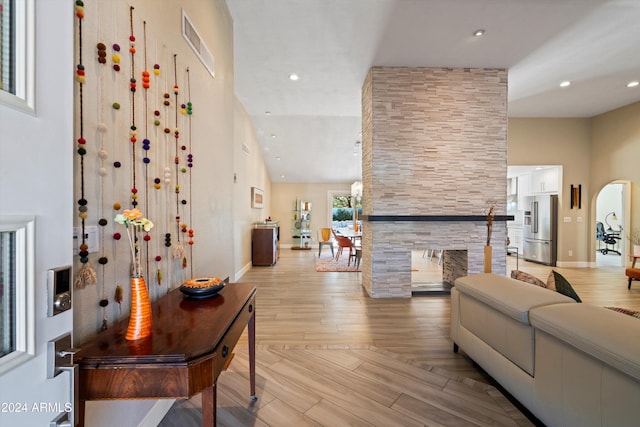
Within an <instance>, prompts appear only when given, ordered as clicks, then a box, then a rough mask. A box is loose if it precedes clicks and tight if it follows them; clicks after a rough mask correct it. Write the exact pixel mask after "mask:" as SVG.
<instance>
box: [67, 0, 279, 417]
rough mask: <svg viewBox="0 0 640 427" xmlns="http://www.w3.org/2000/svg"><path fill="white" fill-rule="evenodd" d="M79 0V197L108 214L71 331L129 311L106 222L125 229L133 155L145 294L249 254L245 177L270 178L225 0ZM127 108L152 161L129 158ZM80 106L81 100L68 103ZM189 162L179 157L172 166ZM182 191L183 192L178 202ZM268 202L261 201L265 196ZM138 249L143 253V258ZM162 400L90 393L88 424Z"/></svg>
mask: <svg viewBox="0 0 640 427" xmlns="http://www.w3.org/2000/svg"><path fill="white" fill-rule="evenodd" d="M130 6H133V7H134V11H133V25H134V34H135V36H136V43H135V47H136V55H135V67H134V68H135V70H134V76H135V77H136V78H137V80H138V87H137V91H136V92H135V94H134V95H132V94H131V92H130V91H129V88H128V80H129V78H130V77H131V58H130V54H129V53H128V47H129V42H128V38H129V34H130V31H131V30H130V26H129V22H130V17H129V11H130ZM182 10H184V11H185V13H186V14H187V16H188V17H189V19H190V21H191V23H192V24H193V26H194V28H195V29H196V31H197V32H198V33H199V36H200V38H201V40H202V41H203V42H204V43H205V44H206V46H207V47H208V49H209V50H210V52H211V53H212V54H213V56H214V60H215V78H212V77H211V75H210V74H209V73H208V71H207V70H206V69H205V67H204V66H203V65H202V64H201V62H200V60H199V59H198V58H197V57H196V56H195V54H194V53H193V51H192V50H191V48H190V47H189V45H188V44H187V43H186V41H185V40H184V39H183V37H182V29H181V14H182ZM85 11H86V12H85V20H84V23H83V30H84V37H83V52H84V55H85V60H84V62H85V67H86V73H87V83H86V85H85V88H86V91H85V94H84V95H85V96H84V103H85V111H84V113H83V123H84V127H85V129H86V132H87V133H88V134H89V136H90V138H89V140H90V142H91V144H87V145H88V154H87V155H86V156H85V157H86V158H85V171H84V172H85V173H84V179H85V188H86V193H87V197H86V198H87V199H88V200H89V218H88V219H87V221H86V224H87V225H88V226H93V225H97V223H98V220H99V219H100V218H105V219H107V221H108V225H107V226H105V227H99V230H100V234H101V244H100V247H99V250H98V251H97V252H95V253H91V254H90V263H91V265H92V267H93V268H94V269H95V270H96V272H97V276H98V283H97V284H96V285H90V286H87V287H86V288H84V289H81V290H76V291H75V293H74V304H75V306H76V312H75V314H74V335H75V337H76V339H77V341H78V342H79V343H82V341H84V340H86V339H88V338H89V337H91V336H92V335H94V334H96V333H97V332H98V331H99V329H100V326H101V325H102V322H103V319H105V318H106V319H107V323H108V325H111V324H113V322H114V321H115V320H116V319H117V318H118V317H120V316H126V315H127V313H128V311H129V306H130V297H129V294H130V292H129V287H128V282H129V264H130V255H129V250H128V247H127V245H126V242H124V240H122V241H120V242H115V241H114V240H113V238H112V236H113V233H114V232H119V233H121V234H123V235H124V234H125V231H124V228H123V227H122V226H121V225H117V224H114V223H113V217H114V215H115V213H117V212H116V211H115V210H114V209H113V208H112V206H113V203H114V202H118V203H120V204H121V206H122V208H123V209H130V208H131V207H132V206H131V203H130V193H131V186H132V179H131V175H132V172H133V170H134V167H133V166H132V165H133V164H137V166H136V167H135V170H136V177H137V182H136V187H137V188H138V189H139V191H138V202H139V205H138V208H140V209H141V210H142V211H143V213H144V215H145V217H148V218H149V219H150V220H152V221H153V222H154V224H155V226H154V229H153V230H152V232H151V233H150V236H151V240H150V241H149V243H148V244H143V245H142V248H143V249H142V251H143V268H144V269H145V277H146V279H147V283H148V285H149V290H150V295H151V297H152V299H155V298H157V297H159V296H161V295H163V294H164V293H166V292H167V290H169V289H175V288H176V287H178V286H179V285H180V284H182V283H183V282H184V281H185V280H186V279H188V278H191V277H201V276H217V277H221V278H225V277H229V278H230V279H231V280H234V279H235V278H236V276H237V272H238V271H242V268H243V266H244V265H246V264H247V263H248V262H250V241H247V239H246V234H247V233H248V231H249V229H250V224H251V223H252V222H254V221H256V220H258V219H259V218H260V217H261V216H262V213H261V212H260V211H257V210H253V209H251V206H250V200H249V194H250V188H251V186H256V187H259V188H262V189H264V190H265V196H267V201H268V200H269V196H268V191H269V190H270V181H269V177H268V174H267V173H266V168H265V165H264V162H263V159H262V153H261V151H260V150H259V149H258V147H257V143H256V141H255V135H254V131H253V129H252V128H251V124H250V122H249V118H248V116H247V115H246V113H245V112H244V109H243V108H242V106H241V105H240V104H239V103H238V101H237V100H236V97H235V91H234V69H233V67H234V64H233V22H232V19H231V16H230V14H229V12H228V9H227V6H226V3H225V1H224V0H210V1H205V0H198V1H190V2H183V1H178V0H162V1H157V0H155V1H154V0H133V1H130V0H110V1H108V2H107V1H99V0H85ZM145 30H146V43H145V37H144V35H145ZM70 41H71V38H68V39H67V43H70ZM97 42H103V43H105V44H106V45H107V53H108V54H107V64H106V65H99V64H98V63H97V61H96V60H95V58H96V56H95V51H96V50H95V46H96V43H97ZM116 42H117V43H118V44H119V45H120V46H121V48H122V49H121V51H120V60H121V63H120V66H121V71H120V72H119V73H115V72H114V71H113V70H112V63H113V62H112V54H113V53H114V52H113V50H112V45H113V43H116ZM145 44H146V48H147V49H146V51H145ZM174 58H175V62H174ZM145 59H147V67H146V68H147V69H148V70H149V71H152V67H153V64H155V63H158V64H159V65H160V75H159V76H155V75H152V77H151V88H150V89H149V90H148V91H144V90H143V88H142V87H141V86H142V84H141V82H142V79H141V72H142V70H143V69H144V61H145ZM187 69H188V73H187ZM175 82H177V84H178V86H179V95H178V102H177V103H178V104H181V103H186V102H187V101H191V102H192V104H193V115H191V116H190V117H189V116H187V115H183V114H181V113H180V112H178V114H177V115H176V114H175V112H176V110H175V105H176V101H175V96H174V91H173V85H174V83H175ZM164 93H168V94H169V95H170V96H169V101H170V106H169V107H165V106H164V105H163V102H164V97H163V94H164ZM145 95H146V96H145ZM132 96H133V97H134V99H135V109H134V107H133V105H132V102H131V101H132ZM114 101H116V102H119V104H120V109H119V110H114V109H112V108H111V106H112V103H113V102H114ZM156 109H157V110H158V111H160V121H161V124H160V126H158V127H156V126H155V125H154V124H153V119H154V118H155V116H152V114H153V111H154V110H156ZM134 113H135V116H136V125H137V128H138V129H137V130H138V134H137V138H138V141H139V142H137V144H138V145H137V146H138V147H140V145H141V141H142V139H143V138H145V137H148V138H149V140H150V141H151V150H150V151H149V155H148V157H149V158H150V159H151V163H149V165H148V166H146V167H144V166H143V165H142V164H141V158H142V156H143V154H142V153H143V152H142V150H141V149H140V148H138V151H136V156H138V157H137V162H136V163H134V162H133V161H132V160H131V157H132V154H131V148H130V147H131V143H130V142H129V137H130V135H129V126H130V124H131V121H132V115H133V114H134ZM176 116H177V127H178V128H179V131H180V139H179V140H178V147H179V146H180V145H186V146H187V147H188V148H187V151H186V153H191V154H193V156H194V160H193V168H190V169H187V172H185V173H182V172H181V171H180V170H178V171H176V168H175V165H174V162H173V159H174V152H175V150H174V147H175V139H174V135H173V131H174V128H175V127H176ZM78 118H79V112H76V119H78ZM101 123H105V124H106V125H107V132H106V133H104V135H103V134H101V133H99V132H98V131H97V129H98V126H99V124H101ZM78 127H79V122H78V121H77V122H76V128H78ZM165 127H166V128H169V129H170V133H169V134H165V133H164V132H163V129H164V128H165ZM243 143H245V144H247V145H248V146H249V148H250V153H251V156H249V157H246V156H244V153H243V151H242V144H243ZM102 145H104V146H105V147H106V151H107V153H108V158H107V161H106V162H104V163H101V159H100V158H99V156H98V152H99V149H100V147H101V146H102ZM178 152H179V155H180V156H181V158H182V157H183V156H185V154H186V153H185V152H183V151H182V150H178ZM77 157H78V156H74V158H75V185H76V194H75V196H74V198H78V197H79V182H80V179H81V177H80V165H79V159H78V158H77ZM116 160H117V161H121V163H122V167H121V168H118V169H116V168H113V167H112V165H113V162H114V161H116ZM185 164H186V162H184V161H183V160H181V162H180V167H179V168H178V169H181V168H182V167H184V165H185ZM100 167H104V168H105V171H106V173H107V175H106V177H104V178H102V177H101V176H100V174H99V170H100ZM165 168H169V172H170V182H168V183H167V182H164V177H165V176H164V173H165ZM155 177H160V178H161V181H162V183H161V188H160V189H159V190H155V189H154V188H153V185H152V184H151V182H152V180H153V179H154V178H155ZM176 185H179V187H180V192H179V193H178V195H176V193H175V186H176ZM182 200H185V201H186V204H181V201H182ZM266 206H267V209H268V206H269V203H268V202H267V204H266ZM176 215H179V216H180V221H179V223H185V224H187V228H192V229H193V230H194V232H195V236H194V239H193V240H194V242H195V244H194V245H193V246H189V245H188V240H189V237H188V235H187V234H186V233H182V232H181V231H178V229H177V227H176V219H175V217H176ZM74 218H75V217H74ZM75 221H76V223H75V224H74V225H75V226H79V225H80V223H79V221H78V220H77V219H76V220H75ZM167 232H169V233H171V241H172V246H171V247H170V248H167V247H165V245H164V236H165V233H167ZM178 236H179V237H178ZM178 238H180V240H181V242H182V244H183V246H184V248H185V249H186V252H185V253H186V259H187V267H186V268H183V267H182V259H174V258H173V248H175V247H176V243H177V240H178ZM156 255H160V256H161V258H162V259H161V260H160V261H159V262H156V261H155V256H156ZM100 256H106V257H107V258H108V259H109V262H108V263H107V264H106V265H105V266H101V265H99V264H98V262H97V260H98V258H99V257H100ZM146 260H149V262H148V263H146V262H145V261H146ZM74 262H75V267H76V269H79V268H80V267H81V264H80V262H79V260H78V257H74ZM145 264H147V265H148V269H147V266H146V265H145ZM158 269H160V271H161V273H162V276H163V277H162V281H161V282H160V284H157V280H156V272H157V270H158ZM117 284H120V285H122V286H123V288H124V292H125V297H124V300H123V302H122V306H121V307H120V306H118V304H116V303H114V301H113V294H114V290H115V286H116V285H117ZM102 298H106V299H108V300H109V301H110V304H109V306H108V307H107V309H106V310H104V311H103V310H102V309H100V308H99V307H98V302H99V300H100V299H102ZM165 404H166V401H165V402H162V401H158V403H157V404H156V402H155V401H108V402H89V403H88V405H87V425H91V426H101V425H105V426H111V425H113V423H114V419H116V418H117V420H118V425H119V426H121V427H125V426H129V425H131V426H133V425H138V424H139V423H141V422H142V423H145V425H155V422H156V421H153V420H155V418H154V416H155V413H156V412H158V411H153V413H151V414H149V410H150V408H151V407H153V406H154V405H156V406H155V407H156V408H160V409H159V411H161V410H164V409H166V405H165ZM143 420H144V421H143Z"/></svg>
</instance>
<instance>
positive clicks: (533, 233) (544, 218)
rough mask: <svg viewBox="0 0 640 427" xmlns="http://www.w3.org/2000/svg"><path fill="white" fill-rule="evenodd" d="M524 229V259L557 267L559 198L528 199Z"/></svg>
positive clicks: (554, 196)
mask: <svg viewBox="0 0 640 427" xmlns="http://www.w3.org/2000/svg"><path fill="white" fill-rule="evenodd" d="M525 206H526V208H525V209H528V210H525V212H524V227H523V238H524V246H523V248H522V249H523V252H522V255H523V258H524V259H525V260H527V261H533V262H537V263H540V264H546V265H552V266H555V265H556V260H557V247H558V196H557V195H555V194H553V195H543V196H530V197H527V200H526V203H525Z"/></svg>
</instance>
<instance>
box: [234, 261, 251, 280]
mask: <svg viewBox="0 0 640 427" xmlns="http://www.w3.org/2000/svg"><path fill="white" fill-rule="evenodd" d="M250 269H251V262H248V263H246V264H245V265H244V267H242V268H241V269H240V271H237V272H236V273H235V277H234V278H233V281H234V282H237V281H238V280H240V278H241V277H242V276H244V274H245V273H246V272H247V271H249V270H250Z"/></svg>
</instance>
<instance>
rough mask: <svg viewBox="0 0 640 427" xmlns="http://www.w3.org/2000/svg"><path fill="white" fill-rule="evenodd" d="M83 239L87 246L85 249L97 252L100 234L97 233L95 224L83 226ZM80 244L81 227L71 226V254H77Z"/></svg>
mask: <svg viewBox="0 0 640 427" xmlns="http://www.w3.org/2000/svg"><path fill="white" fill-rule="evenodd" d="M84 234H85V235H84V241H85V243H86V244H87V246H88V249H87V251H89V253H93V252H98V249H99V248H98V245H99V244H100V235H99V234H98V227H97V226H95V225H92V226H89V227H85V228H84ZM81 244H82V228H81V227H74V228H73V254H74V255H78V252H79V251H80V245H81Z"/></svg>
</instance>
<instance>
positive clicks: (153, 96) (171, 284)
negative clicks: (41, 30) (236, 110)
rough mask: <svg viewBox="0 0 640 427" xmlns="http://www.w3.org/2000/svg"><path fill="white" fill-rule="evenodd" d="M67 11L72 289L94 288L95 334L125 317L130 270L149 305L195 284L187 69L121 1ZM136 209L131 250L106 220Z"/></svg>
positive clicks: (118, 228)
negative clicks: (71, 40)
mask: <svg viewBox="0 0 640 427" xmlns="http://www.w3.org/2000/svg"><path fill="white" fill-rule="evenodd" d="M85 3H87V4H88V5H86V4H85ZM74 4H75V13H76V28H75V32H76V61H77V63H76V67H75V70H74V73H75V75H76V86H75V91H76V97H75V98H76V106H75V108H76V112H77V113H76V125H75V129H76V135H77V137H76V153H77V155H76V162H75V163H76V164H75V166H76V170H77V171H78V172H77V173H76V182H75V193H76V194H77V195H78V198H77V219H76V226H77V227H79V228H80V229H81V231H82V239H81V242H80V247H79V255H78V259H77V263H78V264H79V266H80V267H79V268H76V271H77V272H78V273H77V274H76V277H75V278H74V286H75V288H76V289H83V288H89V287H90V286H93V285H96V286H97V288H96V291H95V292H91V295H95V306H94V307H95V310H96V324H95V326H96V329H98V330H99V329H104V328H106V327H107V326H108V325H109V323H110V322H111V321H113V320H115V319H117V318H118V317H120V316H121V315H122V314H123V312H124V313H126V312H127V311H126V310H128V307H126V305H127V304H128V301H130V295H129V292H130V291H129V286H128V280H129V278H130V277H131V276H132V274H133V273H132V266H134V267H137V268H139V271H140V274H141V275H142V276H144V277H145V278H146V282H147V286H148V292H149V294H150V295H151V297H152V298H153V299H155V298H156V297H157V296H159V295H161V294H164V293H166V292H168V291H169V290H171V289H174V288H176V287H178V286H180V285H181V284H182V283H183V282H184V281H186V280H187V279H188V278H191V277H193V266H192V262H191V260H192V259H193V251H194V246H196V245H195V243H196V240H195V231H194V229H195V227H194V224H193V213H192V209H193V194H192V192H191V186H192V174H191V170H192V169H191V168H192V167H193V165H194V156H193V151H194V146H193V145H194V143H193V141H192V138H191V130H192V129H191V126H192V117H193V116H192V113H193V105H192V103H191V100H190V90H191V87H190V84H191V82H190V80H189V79H190V78H189V65H188V64H185V63H182V62H181V60H180V57H179V56H178V55H177V54H176V53H174V51H173V49H171V48H170V47H168V43H169V41H168V40H163V38H162V36H160V35H161V34H163V32H162V28H156V31H155V32H154V31H153V30H154V29H153V23H151V22H147V21H146V20H145V19H144V18H142V17H138V16H136V9H135V6H131V5H127V4H126V3H124V2H122V1H110V2H102V1H95V0H92V1H81V0H75V1H74ZM101 17H106V18H104V19H103V18H101ZM181 88H184V89H181ZM135 209H137V210H138V211H140V213H141V214H142V215H144V217H145V218H144V219H148V220H149V221H150V222H152V223H153V228H150V229H149V230H145V229H142V228H141V229H136V230H134V231H133V241H132V249H130V247H129V243H128V242H127V238H126V236H127V232H130V231H132V230H130V229H126V230H125V229H123V227H122V225H121V224H118V223H116V222H115V221H114V218H115V217H116V215H119V214H120V215H122V214H123V213H129V214H130V213H131V212H132V211H134V210H135ZM125 216H126V215H125ZM92 225H97V226H98V229H99V234H100V239H99V242H100V244H99V247H97V248H91V247H89V245H88V242H87V241H86V240H85V236H86V227H88V226H92ZM125 231H126V232H125ZM92 298H93V297H92ZM123 305H125V307H123Z"/></svg>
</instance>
